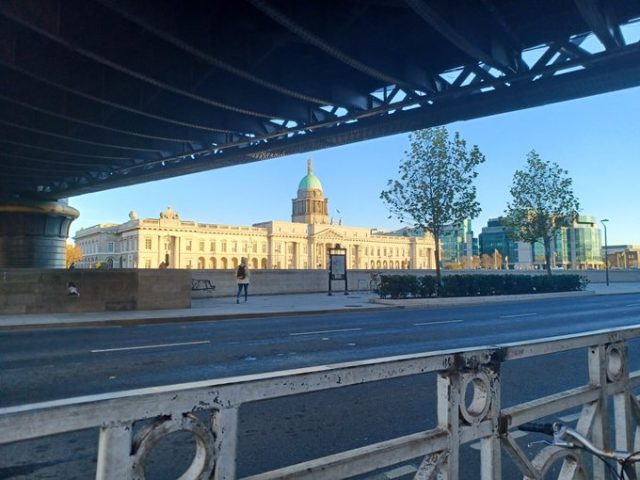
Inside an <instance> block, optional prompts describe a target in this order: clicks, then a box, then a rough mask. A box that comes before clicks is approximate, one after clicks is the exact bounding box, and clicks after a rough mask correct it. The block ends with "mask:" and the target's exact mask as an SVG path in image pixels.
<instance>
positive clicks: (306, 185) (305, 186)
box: [298, 159, 322, 190]
mask: <svg viewBox="0 0 640 480" xmlns="http://www.w3.org/2000/svg"><path fill="white" fill-rule="evenodd" d="M313 189H317V190H322V184H321V183H320V180H319V179H318V177H316V176H315V175H314V174H313V172H312V170H311V159H309V160H307V174H306V175H305V176H304V177H302V180H300V184H299V185H298V190H313Z"/></svg>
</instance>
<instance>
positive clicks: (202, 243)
mask: <svg viewBox="0 0 640 480" xmlns="http://www.w3.org/2000/svg"><path fill="white" fill-rule="evenodd" d="M198 250H199V251H201V252H204V241H200V243H198Z"/></svg>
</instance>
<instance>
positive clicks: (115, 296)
mask: <svg viewBox="0 0 640 480" xmlns="http://www.w3.org/2000/svg"><path fill="white" fill-rule="evenodd" d="M70 282H72V283H73V284H75V285H76V287H77V289H78V291H79V292H80V295H79V296H71V295H69V289H68V285H69V283H70ZM190 307H191V272H189V271H188V270H133V269H132V270H80V269H76V270H62V269H47V270H36V269H7V270H0V313H2V314H9V313H55V312H100V311H107V310H153V309H167V308H190Z"/></svg>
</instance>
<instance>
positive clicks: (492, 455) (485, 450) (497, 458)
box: [480, 364, 502, 480]
mask: <svg viewBox="0 0 640 480" xmlns="http://www.w3.org/2000/svg"><path fill="white" fill-rule="evenodd" d="M484 371H485V373H486V374H487V377H488V379H489V398H488V401H489V402H490V408H489V413H488V418H489V420H490V421H491V432H492V434H491V436H490V437H484V438H482V439H481V440H480V465H481V479H482V480H500V479H501V478H502V454H501V449H500V447H501V446H500V428H499V424H498V422H499V419H500V408H501V402H500V398H501V382H500V365H499V364H496V365H494V366H493V368H486V369H484Z"/></svg>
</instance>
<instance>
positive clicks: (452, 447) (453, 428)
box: [438, 371, 460, 480]
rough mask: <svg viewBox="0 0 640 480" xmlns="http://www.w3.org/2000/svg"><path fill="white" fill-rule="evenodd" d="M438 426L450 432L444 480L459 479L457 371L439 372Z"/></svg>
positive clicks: (458, 386) (458, 377)
mask: <svg viewBox="0 0 640 480" xmlns="http://www.w3.org/2000/svg"><path fill="white" fill-rule="evenodd" d="M438 426H439V427H440V428H442V429H443V430H446V431H447V432H448V434H449V442H448V448H447V450H448V451H447V452H446V453H445V454H446V460H445V461H444V462H443V464H442V467H441V472H440V473H441V477H440V478H442V479H443V480H458V466H459V464H460V375H459V374H458V372H457V371H453V372H452V371H447V372H440V373H438Z"/></svg>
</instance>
